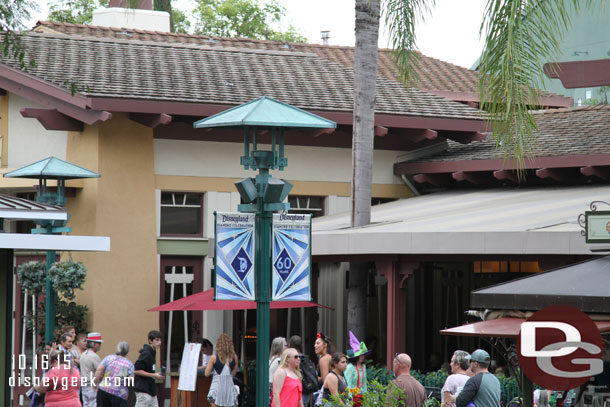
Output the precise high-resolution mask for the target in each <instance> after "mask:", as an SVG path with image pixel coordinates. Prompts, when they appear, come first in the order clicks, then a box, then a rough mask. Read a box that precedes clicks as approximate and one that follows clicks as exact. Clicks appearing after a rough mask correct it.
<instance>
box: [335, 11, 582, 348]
mask: <svg viewBox="0 0 610 407" xmlns="http://www.w3.org/2000/svg"><path fill="white" fill-rule="evenodd" d="M590 3H591V0H584V1H579V0H565V1H564V0H561V1H559V0H558V1H555V0H552V1H550V0H488V1H487V5H486V8H485V13H484V19H483V23H482V24H481V33H482V34H484V35H485V37H486V41H485V48H484V50H483V54H482V56H481V59H480V66H479V91H480V100H481V108H482V109H483V110H485V111H487V112H488V115H489V123H490V130H491V131H492V137H493V138H494V139H495V141H496V145H497V146H498V147H499V148H501V149H502V150H503V151H504V153H505V155H506V156H507V157H510V158H512V159H515V160H517V162H518V163H519V165H520V167H522V166H523V163H524V160H525V157H526V156H527V155H528V154H530V153H531V151H532V150H531V148H532V146H533V143H534V142H535V136H534V132H535V130H536V123H535V122H534V119H533V118H532V116H531V115H530V113H529V109H531V107H532V106H539V103H538V90H537V88H536V84H537V83H539V82H538V79H540V78H541V77H542V75H543V67H542V65H543V64H542V62H541V61H544V60H547V61H548V60H554V59H555V57H556V56H557V55H558V54H559V49H558V48H559V40H560V39H561V36H562V34H563V32H564V31H565V30H566V28H567V27H568V26H569V23H570V15H571V14H572V13H573V11H578V10H579V9H580V8H581V7H583V6H589V5H590ZM355 5H356V46H355V57H354V120H353V129H354V130H353V142H352V146H353V151H352V173H353V179H352V208H351V210H352V218H351V219H352V226H353V227H358V226H363V225H366V224H368V223H369V222H370V211H371V197H372V173H373V131H374V111H375V78H376V75H377V38H378V32H379V18H380V12H379V10H380V0H355ZM433 5H434V1H433V0H429V1H427V0H385V1H384V2H383V6H384V14H385V19H386V24H387V26H388V29H389V34H390V40H391V44H392V48H393V49H394V55H395V58H396V62H397V66H398V68H399V71H400V74H401V78H402V80H403V81H404V83H405V85H406V86H409V84H410V83H412V81H413V79H414V76H415V75H414V73H415V70H414V69H413V67H414V66H415V64H416V63H417V54H416V53H415V52H414V50H415V21H416V19H418V18H422V17H423V15H424V14H425V12H426V11H428V10H429V7H431V6H433ZM415 79H416V78H415ZM366 273H367V267H366V265H365V264H360V263H352V264H351V265H350V281H349V285H350V287H349V292H348V315H347V324H348V327H349V329H351V330H352V331H354V333H355V334H356V335H357V336H360V335H364V332H363V331H364V326H363V324H364V321H365V320H366V291H365V287H366Z"/></svg>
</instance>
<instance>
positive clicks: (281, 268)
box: [274, 249, 294, 282]
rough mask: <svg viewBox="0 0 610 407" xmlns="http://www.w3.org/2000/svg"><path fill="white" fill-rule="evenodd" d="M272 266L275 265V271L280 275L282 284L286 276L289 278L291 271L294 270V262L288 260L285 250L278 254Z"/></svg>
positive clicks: (288, 256)
mask: <svg viewBox="0 0 610 407" xmlns="http://www.w3.org/2000/svg"><path fill="white" fill-rule="evenodd" d="M274 265H275V269H276V270H277V271H278V273H279V275H280V278H281V279H282V281H284V282H285V281H286V279H287V278H288V276H290V272H291V271H292V269H294V262H293V261H292V259H291V258H290V255H289V254H288V252H287V251H286V249H283V250H282V251H281V252H280V255H279V256H277V259H276V260H275V264H274Z"/></svg>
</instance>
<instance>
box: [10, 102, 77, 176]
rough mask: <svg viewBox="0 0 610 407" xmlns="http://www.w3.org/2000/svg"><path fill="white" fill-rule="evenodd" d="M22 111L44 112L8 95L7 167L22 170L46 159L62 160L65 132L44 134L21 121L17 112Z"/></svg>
mask: <svg viewBox="0 0 610 407" xmlns="http://www.w3.org/2000/svg"><path fill="white" fill-rule="evenodd" d="M24 107H30V108H40V109H42V108H48V107H47V106H43V105H40V104H38V103H34V102H30V101H29V100H27V99H24V98H22V97H21V96H18V95H15V94H14V93H11V94H9V103H8V134H10V137H9V139H8V145H7V153H8V162H7V165H8V167H11V168H19V167H23V166H25V165H28V164H32V163H34V162H36V161H40V160H42V159H45V158H47V157H50V156H54V157H57V158H60V159H62V160H65V159H66V141H67V132H65V131H56V130H54V131H49V130H45V128H44V127H42V125H41V124H40V123H39V122H38V120H36V119H26V118H23V117H22V116H21V113H19V111H20V110H21V109H22V108H24Z"/></svg>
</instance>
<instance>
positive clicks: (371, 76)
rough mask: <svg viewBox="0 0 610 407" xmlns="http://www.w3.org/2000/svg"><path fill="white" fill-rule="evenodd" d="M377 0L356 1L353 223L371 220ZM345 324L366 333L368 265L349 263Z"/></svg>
mask: <svg viewBox="0 0 610 407" xmlns="http://www.w3.org/2000/svg"><path fill="white" fill-rule="evenodd" d="M378 37H379V0H356V47H355V53H354V119H353V131H354V133H353V140H352V191H351V192H352V206H351V210H352V216H351V221H352V226H355V227H357V226H363V225H367V224H368V223H370V221H371V197H372V190H373V130H374V126H375V81H376V78H377V41H378ZM349 273H350V276H349V287H348V288H349V291H348V300H347V327H348V329H350V330H352V331H353V332H354V334H356V336H357V337H359V338H364V337H365V335H366V331H365V328H366V316H367V312H366V308H367V307H366V288H367V282H368V278H367V276H368V265H367V264H366V263H352V264H351V265H350V272H349Z"/></svg>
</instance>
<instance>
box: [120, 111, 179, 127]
mask: <svg viewBox="0 0 610 407" xmlns="http://www.w3.org/2000/svg"><path fill="white" fill-rule="evenodd" d="M129 120H133V121H134V122H136V123H140V124H141V125H143V126H146V127H150V128H153V129H154V128H155V127H157V126H158V125H160V124H168V123H171V121H172V117H171V116H170V115H168V114H165V113H159V114H156V113H129Z"/></svg>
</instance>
